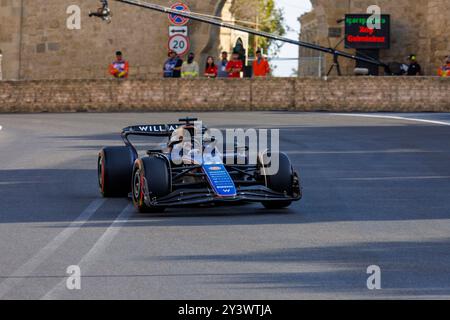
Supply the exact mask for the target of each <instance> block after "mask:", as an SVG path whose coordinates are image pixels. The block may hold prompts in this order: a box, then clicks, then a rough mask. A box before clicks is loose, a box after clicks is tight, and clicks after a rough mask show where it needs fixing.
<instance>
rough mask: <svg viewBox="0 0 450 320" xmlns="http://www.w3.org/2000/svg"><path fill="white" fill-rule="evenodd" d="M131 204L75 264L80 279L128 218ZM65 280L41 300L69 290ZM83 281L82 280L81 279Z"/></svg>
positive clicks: (51, 298)
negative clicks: (79, 271) (79, 273)
mask: <svg viewBox="0 0 450 320" xmlns="http://www.w3.org/2000/svg"><path fill="white" fill-rule="evenodd" d="M133 208H134V207H133V205H131V204H130V205H128V206H127V207H126V208H125V209H124V210H123V211H122V212H121V213H120V215H119V216H118V217H117V218H116V220H114V222H113V223H111V225H110V226H109V227H108V229H106V231H105V232H104V233H103V235H102V236H101V237H100V238H99V239H98V240H97V242H96V243H95V244H94V246H93V247H92V248H91V249H90V250H89V252H88V253H86V254H85V255H84V256H83V258H81V260H80V262H79V263H78V264H77V265H78V266H79V267H80V269H81V279H83V273H85V272H86V270H87V269H88V268H89V265H90V264H91V263H93V262H94V261H95V260H96V258H97V257H98V256H100V255H101V254H102V253H103V252H104V251H105V250H106V248H107V247H108V246H109V244H110V243H111V242H112V241H113V239H114V237H115V236H116V235H117V234H118V233H119V231H120V229H121V228H122V227H123V226H124V225H125V224H126V223H127V221H128V219H129V218H130V216H131V215H132V213H133ZM66 280H67V278H64V279H63V280H61V281H60V282H59V283H58V284H57V285H56V286H55V287H53V289H51V290H50V291H49V292H47V294H46V295H44V296H43V297H42V298H41V300H57V299H58V298H59V297H60V296H61V294H63V293H64V292H69V291H68V289H67V288H66ZM81 281H83V280H81Z"/></svg>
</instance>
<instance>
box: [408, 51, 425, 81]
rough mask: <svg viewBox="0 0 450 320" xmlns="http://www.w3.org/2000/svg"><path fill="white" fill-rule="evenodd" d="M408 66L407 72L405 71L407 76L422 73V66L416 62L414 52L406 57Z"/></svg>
mask: <svg viewBox="0 0 450 320" xmlns="http://www.w3.org/2000/svg"><path fill="white" fill-rule="evenodd" d="M408 60H409V66H408V72H407V73H406V74H407V75H408V76H420V75H421V73H422V67H421V66H420V64H419V63H418V62H417V57H416V55H415V54H412V55H410V56H409V57H408Z"/></svg>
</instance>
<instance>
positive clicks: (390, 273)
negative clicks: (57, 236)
mask: <svg viewBox="0 0 450 320" xmlns="http://www.w3.org/2000/svg"><path fill="white" fill-rule="evenodd" d="M146 260H148V261H152V260H158V261H173V262H174V263H198V262H200V263H222V264H223V263H240V264H244V265H245V264H256V265H266V266H267V267H270V264H274V265H277V266H278V268H284V267H285V266H286V267H287V266H288V265H291V266H295V265H297V266H298V269H306V270H307V269H311V268H312V267H314V266H318V265H320V268H319V269H317V268H316V269H317V272H308V271H305V272H273V273H251V272H250V273H245V274H233V273H231V274H227V275H217V276H215V277H214V278H213V279H214V280H210V281H213V282H215V283H217V284H224V285H228V286H229V285H230V284H231V285H232V286H233V289H236V290H239V288H242V289H243V290H249V289H251V288H254V289H255V290H256V289H258V290H262V289H263V290H280V289H283V290H294V291H295V290H298V291H302V292H305V291H306V292H314V293H333V292H336V293H337V294H338V293H345V294H356V295H361V294H363V295H367V296H368V297H371V298H374V297H375V298H376V297H377V296H379V297H382V296H385V295H392V296H397V295H402V296H415V297H420V296H430V295H435V296H450V281H449V280H450V278H449V276H448V275H449V274H450V238H449V239H445V240H442V241H424V242H368V243H352V244H351V245H348V246H346V245H337V246H322V247H311V248H287V249H276V250H269V251H255V252H250V253H243V254H224V255H220V254H217V255H216V254H212V255H184V256H183V255H179V256H159V257H151V258H146ZM283 264H285V266H283ZM370 265H377V266H379V267H380V268H381V282H382V289H383V290H382V291H378V292H374V291H369V290H368V289H367V278H368V277H369V275H368V274H367V267H368V266H370ZM308 266H310V267H308ZM327 269H328V270H327ZM336 298H339V296H336Z"/></svg>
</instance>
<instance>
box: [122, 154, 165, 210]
mask: <svg viewBox="0 0 450 320" xmlns="http://www.w3.org/2000/svg"><path fill="white" fill-rule="evenodd" d="M171 180H172V179H171V174H170V168H169V164H168V161H167V160H166V159H164V158H163V157H158V156H150V157H146V158H143V159H138V160H136V162H135V164H134V168H133V180H132V191H131V193H132V197H133V204H134V206H135V207H136V209H137V210H138V211H139V212H140V213H162V212H164V211H165V208H164V207H159V206H151V205H149V203H148V202H149V200H157V199H158V198H161V197H164V196H166V195H168V194H169V193H170V191H171V189H172V181H171ZM146 192H148V196H149V197H150V198H151V199H146Z"/></svg>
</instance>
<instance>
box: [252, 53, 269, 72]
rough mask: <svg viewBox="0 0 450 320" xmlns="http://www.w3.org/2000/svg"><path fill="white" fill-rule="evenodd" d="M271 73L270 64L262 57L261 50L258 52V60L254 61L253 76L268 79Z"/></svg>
mask: <svg viewBox="0 0 450 320" xmlns="http://www.w3.org/2000/svg"><path fill="white" fill-rule="evenodd" d="M269 73H270V66H269V62H267V60H266V59H265V58H264V57H263V56H262V54H261V50H259V49H258V51H256V60H255V61H253V76H255V77H267V75H268V74H269Z"/></svg>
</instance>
